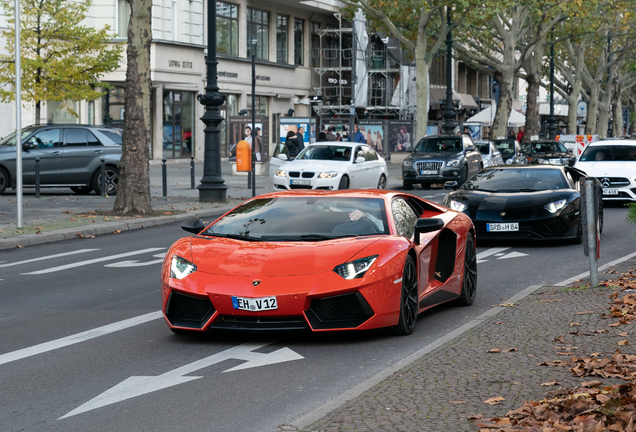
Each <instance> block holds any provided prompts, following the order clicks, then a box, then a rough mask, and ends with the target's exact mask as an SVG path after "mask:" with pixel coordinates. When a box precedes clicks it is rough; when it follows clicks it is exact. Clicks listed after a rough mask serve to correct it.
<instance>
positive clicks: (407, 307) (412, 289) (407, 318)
mask: <svg viewBox="0 0 636 432" xmlns="http://www.w3.org/2000/svg"><path fill="white" fill-rule="evenodd" d="M401 291H402V293H401V295H400V319H399V321H398V324H397V326H395V329H394V330H395V333H396V334H398V335H401V336H406V335H410V334H411V333H413V330H415V325H416V324H417V312H418V303H417V298H418V289H417V269H416V267H415V260H414V259H413V257H412V256H411V255H407V257H406V262H405V263H404V271H403V272H402V289H401Z"/></svg>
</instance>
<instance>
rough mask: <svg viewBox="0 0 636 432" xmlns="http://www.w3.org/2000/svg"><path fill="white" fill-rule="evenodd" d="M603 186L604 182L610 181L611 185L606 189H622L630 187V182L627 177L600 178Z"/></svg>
mask: <svg viewBox="0 0 636 432" xmlns="http://www.w3.org/2000/svg"><path fill="white" fill-rule="evenodd" d="M598 179H599V181H600V182H601V184H603V180H606V181H607V180H609V182H610V185H609V186H604V187H622V186H627V185H629V183H630V181H629V179H628V178H625V177H598Z"/></svg>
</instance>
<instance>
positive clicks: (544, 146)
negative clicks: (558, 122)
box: [530, 141, 568, 154]
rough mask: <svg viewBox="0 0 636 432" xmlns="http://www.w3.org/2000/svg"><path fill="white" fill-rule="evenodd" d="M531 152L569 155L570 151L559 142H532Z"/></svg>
mask: <svg viewBox="0 0 636 432" xmlns="http://www.w3.org/2000/svg"><path fill="white" fill-rule="evenodd" d="M530 151H531V152H532V153H534V154H537V153H539V154H541V153H567V152H568V149H566V148H565V146H564V145H563V144H561V143H560V142H558V141H546V142H532V143H530Z"/></svg>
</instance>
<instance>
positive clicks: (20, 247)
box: [16, 244, 24, 249]
mask: <svg viewBox="0 0 636 432" xmlns="http://www.w3.org/2000/svg"><path fill="white" fill-rule="evenodd" d="M16 247H18V248H19V249H22V248H23V247H24V246H20V245H19V244H17V245H16Z"/></svg>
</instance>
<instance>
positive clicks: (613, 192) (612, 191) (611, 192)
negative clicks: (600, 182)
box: [603, 188, 618, 195]
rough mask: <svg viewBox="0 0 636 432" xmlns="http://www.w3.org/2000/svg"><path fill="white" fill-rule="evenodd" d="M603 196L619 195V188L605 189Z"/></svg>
mask: <svg viewBox="0 0 636 432" xmlns="http://www.w3.org/2000/svg"><path fill="white" fill-rule="evenodd" d="M603 195H618V189H617V188H603Z"/></svg>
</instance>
